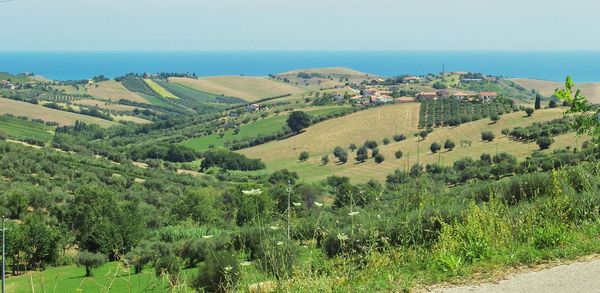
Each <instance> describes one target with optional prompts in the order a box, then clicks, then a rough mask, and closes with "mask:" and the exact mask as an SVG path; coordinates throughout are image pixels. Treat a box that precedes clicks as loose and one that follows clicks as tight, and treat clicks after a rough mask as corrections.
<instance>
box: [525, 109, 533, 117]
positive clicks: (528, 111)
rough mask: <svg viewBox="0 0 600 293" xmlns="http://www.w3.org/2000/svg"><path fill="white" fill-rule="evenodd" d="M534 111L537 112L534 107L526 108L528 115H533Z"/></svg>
mask: <svg viewBox="0 0 600 293" xmlns="http://www.w3.org/2000/svg"><path fill="white" fill-rule="evenodd" d="M533 112H535V110H533V108H525V113H527V117H531V115H533Z"/></svg>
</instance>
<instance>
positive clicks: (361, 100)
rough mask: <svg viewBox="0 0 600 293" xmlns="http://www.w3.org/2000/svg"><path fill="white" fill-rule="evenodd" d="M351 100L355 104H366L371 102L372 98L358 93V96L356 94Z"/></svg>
mask: <svg viewBox="0 0 600 293" xmlns="http://www.w3.org/2000/svg"><path fill="white" fill-rule="evenodd" d="M350 101H351V102H352V103H353V104H360V105H366V104H368V103H369V102H370V101H371V100H370V99H369V98H365V97H363V96H361V95H356V96H354V97H352V98H350Z"/></svg>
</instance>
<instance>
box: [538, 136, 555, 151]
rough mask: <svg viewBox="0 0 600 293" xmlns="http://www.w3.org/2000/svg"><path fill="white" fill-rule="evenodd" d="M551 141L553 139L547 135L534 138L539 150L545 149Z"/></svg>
mask: <svg viewBox="0 0 600 293" xmlns="http://www.w3.org/2000/svg"><path fill="white" fill-rule="evenodd" d="M553 142H554V140H553V139H552V138H551V137H548V136H542V137H539V138H538V139H537V140H536V143H537V145H538V146H539V147H540V150H546V149H548V148H550V145H552V143H553Z"/></svg>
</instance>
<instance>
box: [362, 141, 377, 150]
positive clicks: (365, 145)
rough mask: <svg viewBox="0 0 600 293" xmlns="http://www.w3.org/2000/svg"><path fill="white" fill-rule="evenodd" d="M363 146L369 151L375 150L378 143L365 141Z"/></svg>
mask: <svg viewBox="0 0 600 293" xmlns="http://www.w3.org/2000/svg"><path fill="white" fill-rule="evenodd" d="M363 146H364V147H366V148H368V149H374V148H376V147H377V142H376V141H374V140H367V141H365V143H364V145H363Z"/></svg>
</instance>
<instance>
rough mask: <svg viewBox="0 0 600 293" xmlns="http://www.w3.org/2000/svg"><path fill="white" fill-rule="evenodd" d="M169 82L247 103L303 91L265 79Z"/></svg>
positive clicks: (247, 78) (186, 79)
mask: <svg viewBox="0 0 600 293" xmlns="http://www.w3.org/2000/svg"><path fill="white" fill-rule="evenodd" d="M169 81H170V82H174V83H180V84H183V85H186V86H189V87H192V88H195V89H198V90H200V91H205V92H209V93H213V94H219V95H224V96H232V97H236V98H240V99H243V100H245V101H247V102H253V101H256V100H259V99H264V98H270V97H275V96H281V95H286V94H297V93H302V92H303V91H304V90H303V89H301V88H299V87H295V86H293V85H289V84H285V83H281V82H277V81H274V80H271V79H268V78H266V77H247V76H214V77H203V78H199V79H191V78H183V77H172V78H169Z"/></svg>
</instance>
